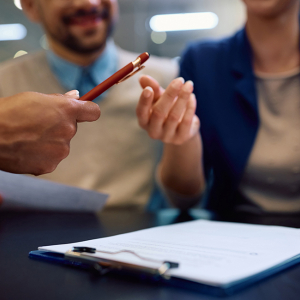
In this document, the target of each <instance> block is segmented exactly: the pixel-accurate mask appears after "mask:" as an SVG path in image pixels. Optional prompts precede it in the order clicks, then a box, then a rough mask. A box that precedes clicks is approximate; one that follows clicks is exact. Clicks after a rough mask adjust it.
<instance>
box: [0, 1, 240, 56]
mask: <svg viewBox="0 0 300 300" xmlns="http://www.w3.org/2000/svg"><path fill="white" fill-rule="evenodd" d="M119 6H120V20H119V24H118V26H117V29H116V31H115V34H114V38H115V42H116V43H117V44H118V45H119V46H121V47H122V48H124V49H126V50H130V51H135V52H145V51H148V52H149V53H151V54H155V55H158V56H167V57H178V56H180V54H181V52H182V50H183V49H184V47H185V46H186V44H187V43H188V42H189V41H192V40H199V39H216V38H220V37H225V36H228V35H230V34H232V33H233V32H235V31H236V30H238V29H239V28H241V27H242V26H243V24H244V21H245V9H244V5H243V3H242V1H241V0H119ZM0 8H1V9H0V61H4V60H6V59H10V58H13V57H15V56H19V55H22V54H25V53H27V52H31V51H35V50H39V49H42V48H45V47H47V43H46V41H45V37H44V36H43V32H42V30H41V28H40V27H39V26H38V25H36V24H33V23H31V22H30V21H28V20H27V18H26V17H25V16H24V15H23V13H22V10H21V7H20V2H19V0H0ZM196 12H197V13H210V14H204V15H202V16H203V18H202V19H203V20H204V21H205V22H203V23H202V24H200V26H198V27H197V29H188V28H176V20H175V21H174V22H173V23H172V22H171V21H165V20H164V19H163V20H162V24H160V23H159V19H152V21H151V18H152V17H154V16H156V15H162V14H167V15H169V14H182V13H196ZM197 19H199V17H198V18H197ZM200 19H201V18H200ZM188 20H192V16H190V15H189V16H188ZM150 21H151V26H150ZM166 23H167V24H168V25H169V26H168V27H169V28H164V27H162V26H161V25H163V24H166ZM185 23H188V22H185ZM6 24H19V25H17V27H3V25H6ZM172 24H173V25H174V26H173V27H172V26H171V25H172ZM177 25H178V22H177ZM191 25H193V24H191ZM194 25H195V24H194ZM198 25H199V24H198ZM200 27H201V28H203V29H199V28H200ZM169 30H170V31H169Z"/></svg>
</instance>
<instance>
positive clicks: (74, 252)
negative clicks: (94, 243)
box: [65, 247, 179, 279]
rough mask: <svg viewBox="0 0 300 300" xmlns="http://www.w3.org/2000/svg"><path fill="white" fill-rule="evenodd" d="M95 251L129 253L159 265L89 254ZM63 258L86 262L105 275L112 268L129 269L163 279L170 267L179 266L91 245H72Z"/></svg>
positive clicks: (128, 251) (166, 277) (113, 253)
mask: <svg viewBox="0 0 300 300" xmlns="http://www.w3.org/2000/svg"><path fill="white" fill-rule="evenodd" d="M96 253H102V254H110V255H116V254H119V253H129V254H132V255H134V256H136V257H137V258H139V259H140V260H143V261H148V262H153V263H158V264H160V267H158V268H152V267H143V266H139V265H135V264H131V263H125V262H120V261H115V260H111V259H107V258H101V257H95V256H92V255H91V254H96ZM65 258H66V259H70V260H73V261H79V262H83V263H86V264H90V265H91V266H92V267H93V268H94V269H95V270H96V271H97V272H99V274H101V275H105V274H106V273H108V272H110V271H112V270H129V271H136V272H142V273H146V274H149V275H151V276H160V277H162V278H164V279H170V278H171V277H170V276H169V275H167V274H166V272H167V271H168V270H170V269H175V268H178V267H179V263H176V262H171V261H160V260H155V259H151V258H147V257H143V256H141V255H139V254H137V253H135V252H134V251H131V250H119V251H116V252H109V251H101V250H97V249H96V248H91V247H73V249H70V250H69V251H67V252H66V253H65Z"/></svg>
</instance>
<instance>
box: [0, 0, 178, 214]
mask: <svg viewBox="0 0 300 300" xmlns="http://www.w3.org/2000/svg"><path fill="white" fill-rule="evenodd" d="M21 4H22V7H23V11H24V12H25V13H26V15H27V16H28V17H29V18H30V20H32V21H34V22H37V23H39V24H41V25H42V26H43V29H44V30H45V33H46V36H47V41H48V44H49V51H46V52H45V51H41V52H38V53H35V54H28V55H25V56H23V57H21V58H18V59H15V60H11V61H8V62H5V63H3V64H1V66H0V96H9V95H11V94H15V93H17V92H22V91H28V90H33V91H37V92H42V93H53V92H55V93H64V92H65V91H66V90H73V89H75V90H78V91H79V93H80V95H83V94H85V93H86V92H88V91H89V90H90V89H92V88H93V87H95V86H96V85H97V84H99V83H100V82H102V81H103V80H105V79H106V78H107V77H109V76H111V75H112V74H113V73H114V72H116V71H117V70H118V69H119V68H121V67H122V66H124V65H125V64H127V63H129V62H130V61H133V60H135V59H136V57H137V55H138V54H137V53H130V52H127V51H124V50H122V49H120V48H118V47H116V46H115V44H114V43H113V41H112V39H110V36H111V33H112V31H113V28H114V26H115V24H116V21H117V17H118V3H117V1H116V0H102V1H101V0H22V1H21ZM145 72H146V73H147V74H149V75H151V76H152V77H155V78H156V79H158V81H159V82H160V84H161V85H162V86H166V85H167V84H168V83H169V82H170V81H171V79H172V78H174V77H175V75H176V72H177V68H176V65H175V64H174V63H173V62H171V61H170V60H167V59H161V58H155V57H151V59H150V60H149V61H148V62H147V64H146V69H145ZM139 94H140V86H139V83H138V77H137V76H135V77H133V78H131V79H130V80H128V81H126V82H124V83H122V84H120V85H117V86H114V87H113V88H111V89H110V90H108V91H107V92H106V93H105V94H103V95H101V96H100V97H98V98H97V99H96V100H95V101H96V103H98V104H99V106H100V108H101V120H99V121H96V122H94V123H93V124H92V123H91V124H80V125H79V126H78V130H77V135H76V136H75V138H74V139H73V140H72V141H71V152H70V155H69V157H68V158H67V159H66V160H64V161H63V162H62V163H61V164H60V165H59V166H58V168H57V169H56V170H55V171H54V172H53V173H51V174H47V175H44V176H42V178H45V179H49V180H53V181H56V182H60V183H64V184H68V185H73V186H77V187H80V188H86V189H93V190H96V191H101V192H107V193H109V194H110V195H111V196H110V198H109V200H108V207H111V208H113V207H131V208H137V209H143V208H145V207H146V205H147V203H148V200H149V198H150V196H151V195H152V196H153V195H154V191H155V188H154V170H155V165H156V162H157V160H158V159H159V156H160V144H158V142H156V141H152V140H151V139H150V138H148V136H147V135H146V133H144V132H143V130H142V129H140V128H139V126H138V123H137V121H136V117H135V107H136V104H137V102H138V99H139ZM152 199H153V198H152ZM151 203H154V202H151ZM152 208H153V207H152Z"/></svg>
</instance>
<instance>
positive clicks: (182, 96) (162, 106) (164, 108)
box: [136, 76, 205, 196]
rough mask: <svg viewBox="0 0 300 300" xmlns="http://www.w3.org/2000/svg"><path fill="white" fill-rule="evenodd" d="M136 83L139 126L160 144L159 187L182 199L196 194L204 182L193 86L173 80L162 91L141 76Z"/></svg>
mask: <svg viewBox="0 0 300 300" xmlns="http://www.w3.org/2000/svg"><path fill="white" fill-rule="evenodd" d="M140 84H141V86H142V88H143V89H144V90H143V92H142V94H141V97H140V101H139V103H138V106H137V110H136V112H137V117H138V121H139V124H140V126H141V127H142V128H143V129H145V130H146V131H147V132H148V134H149V136H150V137H151V138H153V139H158V140H161V141H162V142H164V152H163V156H162V160H161V162H160V165H159V176H160V179H161V181H162V183H163V185H164V186H165V187H167V188H168V189H171V190H172V191H175V192H177V193H180V194H182V195H186V196H194V195H196V194H200V193H201V191H202V190H203V189H204V186H205V180H204V172H203V167H202V143H201V137H200V133H199V127H200V122H199V119H198V117H197V116H196V115H195V110H196V98H195V95H194V94H193V83H192V82H191V81H188V82H186V83H184V80H183V79H182V78H177V79H175V80H173V81H172V82H171V83H170V85H169V86H168V87H167V89H166V90H163V89H162V88H161V87H160V86H159V84H158V83H157V81H155V80H154V79H153V78H151V77H149V76H142V77H141V78H140Z"/></svg>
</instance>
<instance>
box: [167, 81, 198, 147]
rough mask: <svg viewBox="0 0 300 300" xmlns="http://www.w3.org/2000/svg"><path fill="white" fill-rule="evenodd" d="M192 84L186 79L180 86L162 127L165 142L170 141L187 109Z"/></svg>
mask: <svg viewBox="0 0 300 300" xmlns="http://www.w3.org/2000/svg"><path fill="white" fill-rule="evenodd" d="M193 89H194V84H193V82H192V81H187V82H186V83H185V84H184V86H183V87H182V89H181V91H180V93H179V95H178V98H177V100H176V102H175V103H174V105H173V107H172V108H171V110H170V112H169V115H168V117H167V119H166V121H165V124H164V129H165V135H164V140H165V141H166V142H168V141H172V140H173V138H174V135H175V134H176V131H177V127H178V125H179V124H180V123H181V121H182V118H183V116H184V114H185V111H186V109H187V104H188V102H189V99H190V97H191V93H192V92H193Z"/></svg>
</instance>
